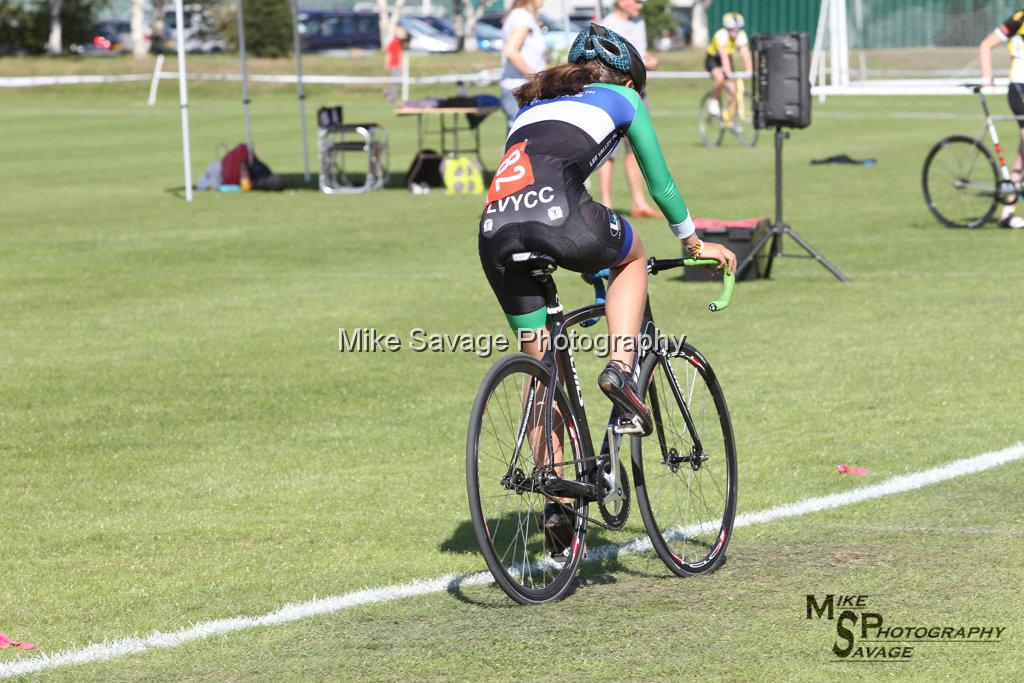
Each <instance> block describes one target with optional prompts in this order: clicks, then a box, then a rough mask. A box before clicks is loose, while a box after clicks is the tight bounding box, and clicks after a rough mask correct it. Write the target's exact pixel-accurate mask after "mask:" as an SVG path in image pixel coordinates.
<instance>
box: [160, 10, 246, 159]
mask: <svg viewBox="0 0 1024 683" xmlns="http://www.w3.org/2000/svg"><path fill="white" fill-rule="evenodd" d="M178 2H179V3H180V2H181V0H178ZM242 4H243V0H238V55H239V57H240V58H241V60H242V112H243V113H244V115H245V146H246V147H247V148H248V150H249V163H252V117H251V116H250V115H249V60H248V57H247V56H246V53H245V16H244V15H243V12H242Z"/></svg>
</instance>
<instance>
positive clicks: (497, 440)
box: [466, 354, 587, 605]
mask: <svg viewBox="0 0 1024 683" xmlns="http://www.w3.org/2000/svg"><path fill="white" fill-rule="evenodd" d="M510 378H512V382H511V383H510V384H509V383H507V381H508V380H509V379H510ZM516 378H518V381H517V379H516ZM549 380H550V374H549V373H548V370H547V368H545V367H544V366H543V365H542V364H541V363H540V362H539V361H537V360H535V359H534V358H531V357H530V356H527V355H526V354H516V355H512V356H507V357H505V358H502V359H501V360H499V361H498V362H497V363H495V364H494V365H493V366H492V367H491V369H490V370H489V371H488V373H487V375H485V377H484V379H483V382H482V383H481V385H480V389H479V391H478V392H477V395H476V400H475V401H474V402H473V409H472V411H471V413H470V422H469V433H468V435H467V439H466V486H467V490H468V493H469V510H470V516H471V517H472V520H473V530H474V532H475V533H476V539H477V543H478V544H479V546H480V551H481V553H482V554H483V556H484V561H485V562H486V563H487V568H488V569H489V570H490V572H491V575H492V576H493V577H494V579H495V581H496V582H497V584H498V586H499V587H501V589H502V590H503V591H505V593H506V594H507V595H508V596H509V597H510V598H512V599H513V600H515V601H516V602H518V603H520V604H522V605H538V604H543V603H548V602H553V601H555V600H558V599H559V598H561V597H563V596H564V595H565V594H566V592H568V590H569V589H570V588H571V586H572V579H573V577H574V576H575V574H576V570H577V568H578V567H579V563H580V560H581V558H582V557H583V554H584V548H585V539H586V531H587V521H586V519H585V518H583V517H581V516H579V515H577V517H576V518H575V526H574V528H573V531H572V538H571V539H570V540H569V543H568V544H567V547H568V548H569V549H570V552H568V553H567V556H566V557H565V560H564V562H558V561H556V560H554V559H552V555H551V551H552V548H551V547H550V546H549V545H548V537H547V534H546V533H544V532H543V531H542V526H541V524H542V523H541V521H540V520H541V518H542V515H543V508H544V504H545V503H546V502H547V499H546V498H544V496H543V495H541V494H539V493H532V492H523V493H516V492H515V491H513V490H510V489H509V488H507V487H506V486H505V485H504V484H503V482H502V477H503V476H504V474H505V473H506V472H509V471H511V470H512V468H511V466H510V462H509V458H508V457H506V458H505V459H502V455H506V456H510V455H512V453H511V451H514V450H515V443H516V442H517V440H522V439H525V438H527V437H528V433H527V425H528V424H529V420H528V419H527V418H525V417H524V412H525V405H524V403H526V395H527V392H528V388H529V387H531V386H533V387H534V388H535V392H536V393H535V406H536V405H537V404H542V402H543V397H544V396H545V395H546V387H547V382H548V381H549ZM555 397H556V398H555V400H556V405H557V406H558V412H557V413H556V414H555V418H556V419H557V418H558V416H559V414H560V415H561V416H563V417H564V418H565V419H564V425H565V427H566V429H565V432H564V433H566V434H567V435H568V438H565V439H564V442H563V453H566V454H568V453H571V454H572V460H573V461H574V462H575V474H576V478H577V479H582V478H583V472H584V470H585V464H584V463H583V462H582V461H581V458H582V449H581V448H580V444H579V431H578V430H577V429H576V427H575V424H576V418H575V416H574V415H573V414H572V411H571V409H570V406H569V401H568V398H567V397H566V394H565V390H564V389H563V388H562V387H561V386H558V387H556V392H555ZM517 410H518V413H517ZM555 428H557V425H555ZM506 429H507V431H506ZM540 429H541V432H543V428H540ZM521 443H522V446H521V448H525V449H527V451H529V452H532V451H530V450H529V449H530V447H529V444H528V443H527V442H526V441H521ZM565 443H568V444H570V448H569V449H565V445H564V444H565ZM526 457H527V458H529V459H530V460H531V461H532V460H534V457H533V456H530V455H527V456H526ZM524 464H525V463H524ZM534 464H535V463H534V462H530V463H529V465H528V467H527V468H525V469H524V468H519V469H520V470H523V473H524V474H526V475H529V471H528V470H532V469H533V466H534ZM567 476H568V475H567ZM509 506H511V507H512V508H513V509H511V510H509V509H508V508H509ZM574 509H575V510H576V512H577V513H579V514H586V512H587V503H586V501H585V500H584V499H583V498H582V497H579V498H577V499H576V500H575V502H574ZM510 516H511V517H510ZM506 522H508V523H506ZM513 522H514V525H513ZM510 532H511V536H510Z"/></svg>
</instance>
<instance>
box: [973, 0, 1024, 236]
mask: <svg viewBox="0 0 1024 683" xmlns="http://www.w3.org/2000/svg"><path fill="white" fill-rule="evenodd" d="M1000 43H1006V46H1007V48H1008V49H1009V50H1010V87H1009V91H1008V92H1007V99H1008V101H1009V104H1010V110H1011V111H1012V112H1013V113H1014V115H1015V116H1018V117H1021V118H1018V119H1017V123H1018V124H1019V127H1020V140H1019V141H1018V145H1017V158H1016V159H1015V160H1014V162H1013V170H1012V171H1011V172H1010V177H1011V178H1012V179H1013V182H1014V183H1016V184H1018V185H1019V184H1020V181H1021V177H1022V175H1024V7H1021V8H1020V9H1018V10H1017V11H1016V12H1014V13H1013V14H1012V15H1010V18H1009V19H1007V20H1006V21H1004V22H1003V23H1002V24H1000V25H999V26H998V27H997V28H996V30H995V31H993V32H992V33H990V34H988V36H986V37H985V39H984V40H982V41H981V45H980V46H979V47H978V57H979V60H980V61H981V82H982V85H988V86H993V85H995V81H994V80H993V78H992V50H993V49H995V47H996V46H997V45H999V44H1000ZM1016 208H1017V205H1016V202H1014V203H1013V204H1005V205H1003V210H1002V213H1001V214H1000V216H999V225H1000V226H1001V227H1004V228H1017V229H1020V228H1024V217H1021V216H1018V215H1016V213H1015V210H1016Z"/></svg>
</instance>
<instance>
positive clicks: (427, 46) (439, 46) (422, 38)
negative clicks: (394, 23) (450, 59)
mask: <svg viewBox="0 0 1024 683" xmlns="http://www.w3.org/2000/svg"><path fill="white" fill-rule="evenodd" d="M398 25H399V26H401V27H402V28H404V29H405V30H406V31H408V32H409V49H410V50H415V51H417V52H455V50H457V49H458V48H459V44H458V40H456V38H455V36H446V35H445V34H444V33H442V32H441V31H439V30H438V29H436V28H434V27H433V26H431V25H430V24H428V23H427V22H425V21H422V20H421V19H418V18H416V17H412V16H405V17H399V19H398Z"/></svg>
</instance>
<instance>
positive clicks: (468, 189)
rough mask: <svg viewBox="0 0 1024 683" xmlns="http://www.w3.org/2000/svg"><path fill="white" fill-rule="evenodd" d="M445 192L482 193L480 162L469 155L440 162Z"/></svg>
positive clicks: (482, 178) (482, 182)
mask: <svg viewBox="0 0 1024 683" xmlns="http://www.w3.org/2000/svg"><path fill="white" fill-rule="evenodd" d="M441 175H442V176H443V177H444V187H445V194H483V193H484V176H483V173H481V172H480V164H479V162H477V161H476V160H475V159H471V158H469V157H465V156H462V157H453V158H449V159H445V160H444V161H442V162H441Z"/></svg>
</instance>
